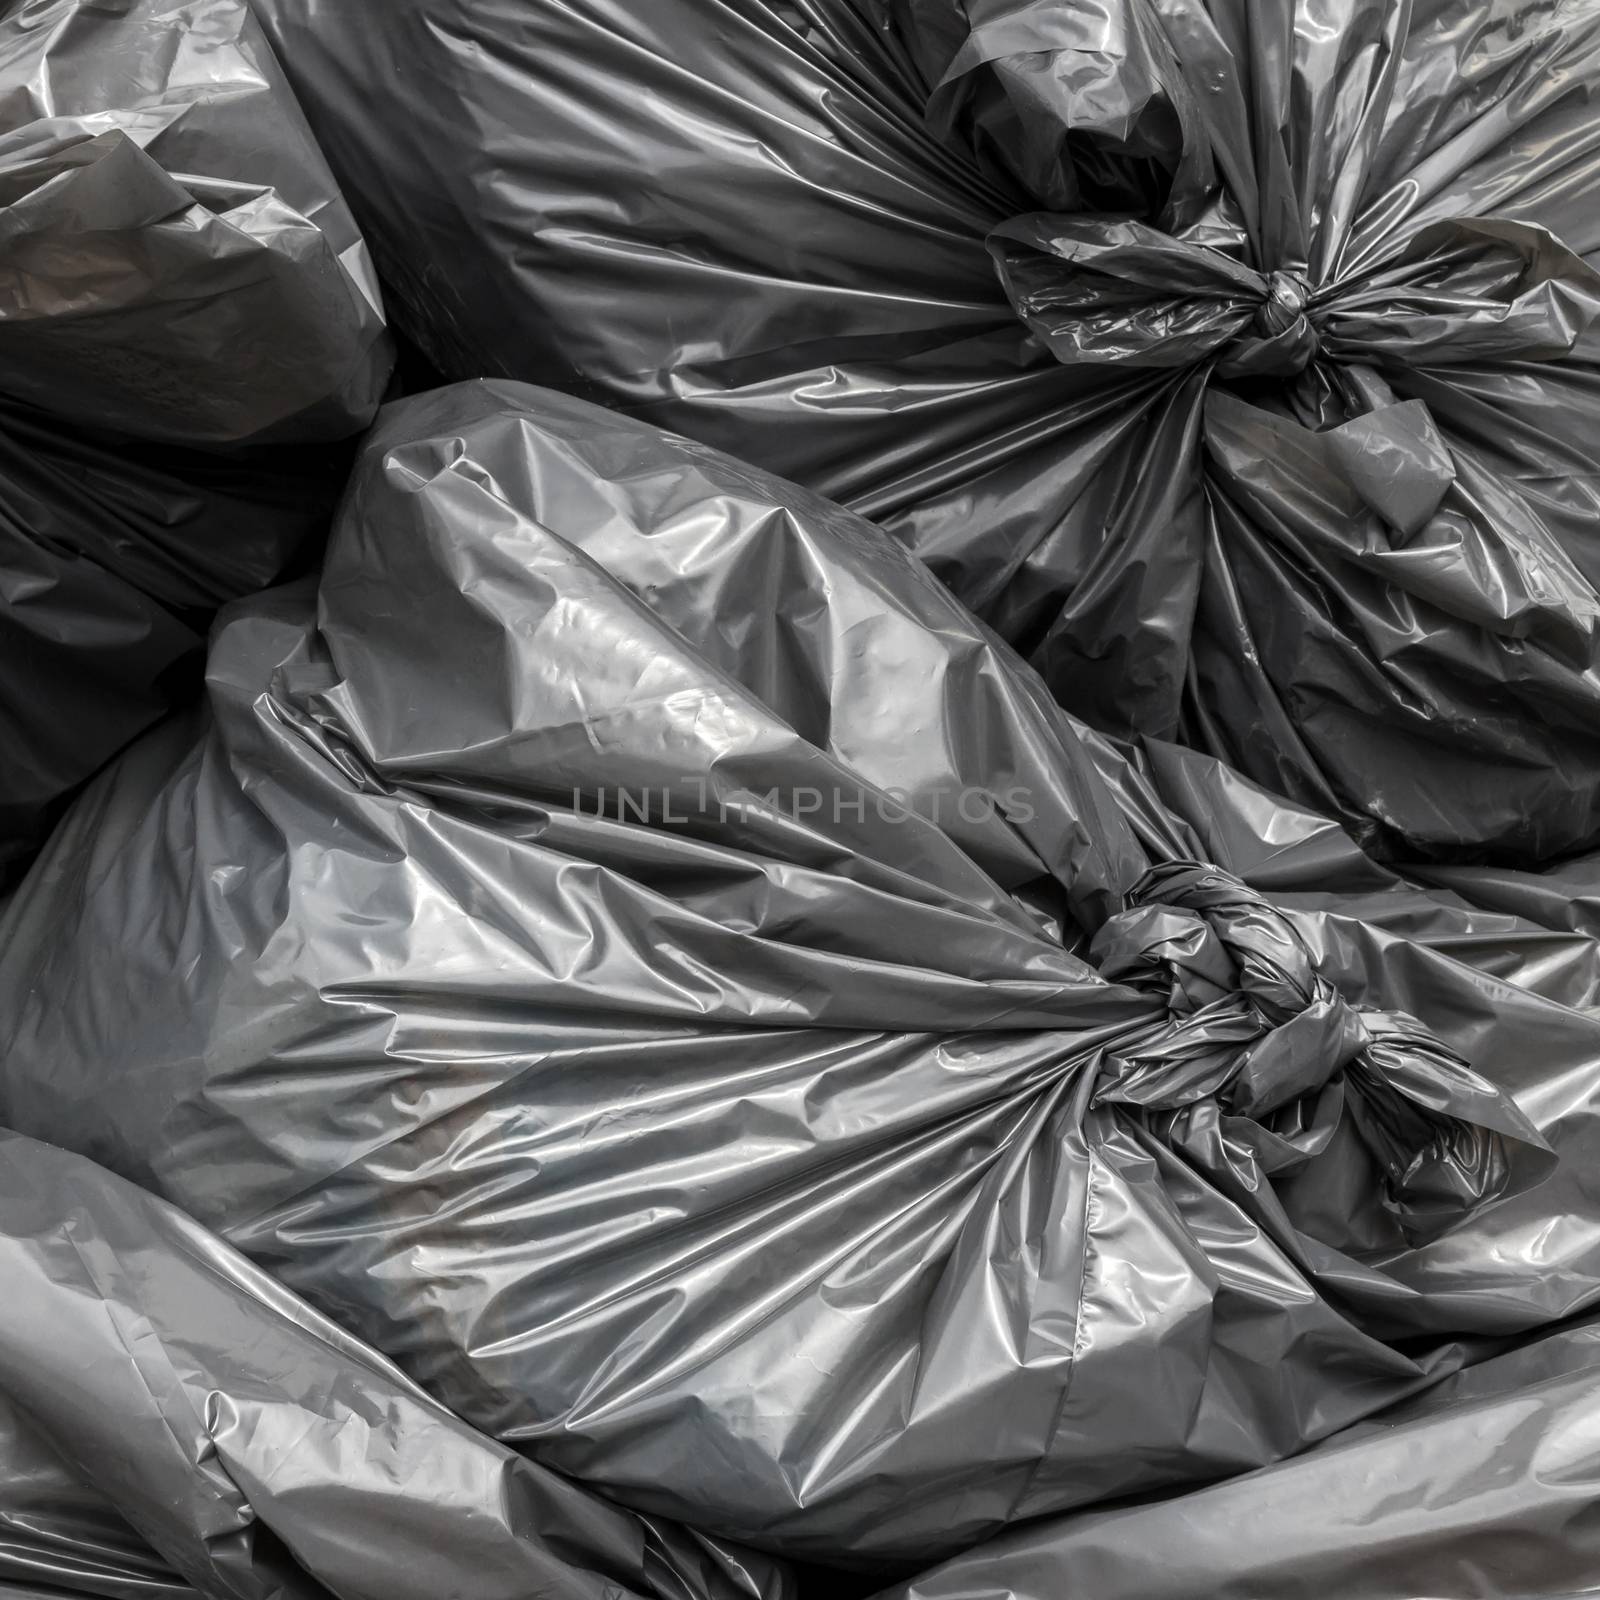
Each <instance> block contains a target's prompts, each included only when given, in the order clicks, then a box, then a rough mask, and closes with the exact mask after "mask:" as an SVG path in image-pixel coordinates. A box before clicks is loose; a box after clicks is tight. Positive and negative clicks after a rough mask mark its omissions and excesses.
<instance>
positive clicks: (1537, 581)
mask: <svg viewBox="0 0 1600 1600" xmlns="http://www.w3.org/2000/svg"><path fill="white" fill-rule="evenodd" d="M257 5H258V9H259V11H260V13H261V15H262V17H263V19H264V21H265V23H266V25H267V27H268V29H269V30H270V31H271V32H272V34H273V36H274V37H275V38H276V39H277V40H278V41H279V43H280V46H281V48H282V51H283V54H284V57H285V59H286V61H287V62H288V64H289V67H290V70H291V72H292V74H293V76H294V80H295V82H296V84H297V85H298V87H299V89H300V91H301V94H302V98H303V99H304V101H305V103H306V105H307V107H308V110H309V113H310V115H311V117H312V120H313V122H314V124H315V126H316V127H317V129H318V131H319V133H320V134H321V135H322V137H323V139H324V142H325V145H326V147H327V149H328V152H329V158H330V160H331V161H332V163H333V165H334V167H335V170H336V171H338V172H339V173H340V175H341V177H342V178H343V179H344V181H345V183H346V185H347V187H348V188H349V190H350V192H351V194H352V195H353V196H354V197H355V203H356V204H357V206H358V209H359V211H360V215H361V217H362V220H363V224H364V226H365V227H366V229H367V231H368V234H369V236H370V237H371V239H372V241H373V244H374V249H375V252H376V255H377V258H378V260H379V263H380V266H381V268H382V270H383V272H384V273H385V276H386V278H387V280H388V282H389V283H390V285H391V286H392V289H393V291H394V298H395V300H396V304H397V314H398V315H399V317H400V318H401V319H402V321H403V322H404V323H405V324H406V326H407V327H408V328H409V329H410V330H411V331H412V333H413V334H414V335H415V336H416V337H417V338H418V339H419V341H420V342H421V343H422V344H423V345H424V346H425V347H426V348H427V350H428V351H429V353H430V355H431V356H432V358H433V360H434V361H435V362H436V363H437V364H438V365H439V367H440V368H441V370H442V371H444V372H445V373H446V374H447V375H449V376H453V377H460V378H475V377H479V376H482V375H485V374H491V375H504V376H508V377H516V378H524V379H529V380H532V381H536V382H540V383H546V384H552V385H557V386H561V387H566V388H570V389H572V390H574V391H575V392H578V393H580V394H583V395H586V396H589V397H591V398H595V399H599V400H603V401H605V402H606V403H608V404H611V405H615V406H618V407H621V408H624V409H625V410H628V411H630V412H632V413H633V414H634V415H636V416H639V417H641V418H646V419H649V420H653V421H655V422H658V423H660V424H662V425H664V426H667V427H671V428H674V429H677V430H680V431H682V432H684V433H688V434H691V435H693V436H695V437H698V438H701V439H703V440H706V441H707V442H709V443H712V444H714V445H717V446H719V447H721V448H724V449H727V450H730V451H731V452H733V453H735V454H737V455H740V456H742V457H745V458H747V459H749V460H752V461H754V462H757V463H759V464H760V465H762V466H765V467H768V468H771V469H773V470H775V471H779V472H782V473H784V474H785V475H786V476H789V477H791V478H795V479H798V480H800V481H802V482H804V483H807V484H809V485H811V486H813V487H815V488H818V489H820V490H821V491H823V492H824V493H827V494H829V495H831V496H833V497H834V498H836V499H840V500H842V501H844V502H846V503H848V504H850V505H851V506H853V507H855V508H856V509H858V510H860V511H863V512H865V513H866V514H868V515H870V516H872V517H873V518H875V519H877V520H878V521H880V522H882V523H883V524H884V525H885V526H887V527H888V528H890V529H891V530H893V531H894V532H895V533H896V534H897V535H898V536H899V537H900V538H902V539H903V540H904V541H905V542H906V543H907V544H908V545H909V546H910V547H911V548H912V549H914V550H915V551H917V552H918V553H919V554H920V555H922V556H923V557H924V558H925V559H926V560H927V561H928V562H929V563H930V565H931V566H932V567H933V569H934V570H935V571H936V572H937V573H939V574H940V576H942V577H943V578H944V579H945V580H946V581H947V582H948V583H949V584H950V585H951V587H952V588H953V589H954V591H955V592H956V593H957V594H958V595H960V596H961V597H962V598H963V599H965V600H966V601H967V602H968V603H969V604H970V605H971V606H972V607H973V608H974V609H976V610H977V612H978V613H979V614H980V615H981V616H982V617H984V618H985V619H986V620H987V621H989V622H990V623H992V624H993V625H994V626H995V627H996V628H997V629H998V630H999V631H1000V632H1001V633H1002V634H1004V635H1005V636H1006V637H1007V638H1008V639H1010V640H1011V641H1012V642H1013V643H1014V644H1016V645H1017V647H1018V648H1019V649H1020V650H1022V651H1023V653H1024V654H1026V655H1028V656H1029V657H1030V658H1031V659H1032V661H1033V662H1034V664H1035V665H1036V666H1037V667H1038V668H1039V669H1040V671H1041V672H1042V673H1043V675H1044V676H1045V678H1046V679H1047V681H1048V682H1049V683H1050V685H1051V687H1052V689H1053V690H1054V691H1055V692H1056V693H1057V694H1058V695H1059V696H1060V698H1061V699H1062V701H1063V702H1064V703H1065V704H1066V705H1067V706H1068V707H1069V708H1070V709H1072V710H1074V711H1075V712H1077V713H1079V714H1081V715H1083V716H1085V717H1086V718H1088V719H1089V720H1091V721H1092V722H1094V723H1096V724H1097V725H1099V726H1100V727H1102V728H1103V729H1105V730H1107V731H1110V732H1114V733H1119V734H1120V733H1140V734H1146V735H1154V736H1160V737H1174V736H1176V737H1181V738H1182V739H1183V740H1184V741H1185V742H1187V743H1189V744H1191V745H1192V746H1194V747H1195V748H1198V749H1201V750H1205V751H1208V752H1211V753H1213V754H1216V755H1218V756H1220V757H1222V758H1223V759H1226V760H1227V761H1229V762H1230V763H1232V764H1233V765H1235V766H1236V767H1238V768H1239V769H1241V770H1243V771H1244V772H1247V773H1249V774H1251V775H1252V776H1254V777H1256V778H1258V779H1259V780H1260V781H1261V782H1263V783H1264V784H1266V785H1267V786H1268V787H1269V788H1272V789H1274V790H1276V791H1277V792H1279V793H1283V794H1287V795H1289V796H1292V797H1294V798H1296V799H1298V800H1302V801H1304V802H1306V803H1308V804H1311V805H1313V806H1314V807H1316V808H1318V809H1320V810H1323V811H1325V812H1328V813H1330V814H1333V815H1337V816H1339V817H1341V818H1343V819H1344V820H1345V822H1346V823H1347V824H1348V825H1349V826H1351V827H1352V828H1353V829H1354V830H1355V831H1356V832H1357V834H1358V836H1359V837H1360V838H1361V839H1362V840H1363V841H1364V842H1366V843H1368V844H1370V845H1372V846H1373V847H1374V848H1377V849H1381V850H1383V851H1387V852H1389V853H1390V854H1393V855H1397V856H1400V857H1405V856H1415V855H1419V854H1420V855H1424V856H1429V857H1435V858H1448V857H1459V856H1465V857H1476V856H1484V855H1493V856H1498V857H1501V858H1503V859H1505V860H1507V861H1510V862H1521V863H1528V862H1536V861H1539V860H1542V859H1546V858H1549V857H1552V856H1555V855H1559V854H1562V853H1565V852H1568V851H1571V850H1574V849H1579V848H1583V847H1585V846H1588V845H1591V844H1593V843H1595V842H1596V840H1597V837H1600V732H1597V730H1600V646H1597V633H1596V623H1597V619H1600V595H1597V590H1596V583H1597V581H1600V558H1597V557H1596V555H1595V543H1594V537H1593V529H1594V527H1595V525H1596V520H1597V518H1600V494H1597V491H1596V483H1597V482H1600V329H1597V328H1596V325H1595V316H1596V313H1597V311H1600V276H1597V274H1596V272H1595V270H1594V266H1593V264H1592V260H1591V259H1590V258H1597V259H1600V255H1597V253H1600V115H1597V114H1596V111H1595V98H1594V97H1595V90H1596V86H1597V85H1600V7H1597V6H1596V5H1595V4H1594V3H1593V0H1281V3H1280V0H1272V3H1270V4H1264V3H1261V0H1016V3H1005V4H1000V3H996V0H856V3H854V4H852V3H850V0H782V3H777V0H651V3H650V4H649V5H640V4H632V3H628V0H565V3H563V4H560V5H553V4H533V5H530V4H526V3H524V0H389V3H387V4H386V5H385V9H384V25H383V26H382V27H381V28H380V27H372V26H370V25H369V21H368V18H367V17H366V15H365V13H364V12H363V10H362V8H361V7H359V6H356V5H352V4H350V3H348V0H257ZM374 85H377V86H380V87H379V91H378V93H379V99H378V102H377V104H376V105H375V104H374V102H373V89H372V86H374Z"/></svg>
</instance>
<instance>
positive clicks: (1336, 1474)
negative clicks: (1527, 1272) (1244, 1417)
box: [877, 1320, 1600, 1600]
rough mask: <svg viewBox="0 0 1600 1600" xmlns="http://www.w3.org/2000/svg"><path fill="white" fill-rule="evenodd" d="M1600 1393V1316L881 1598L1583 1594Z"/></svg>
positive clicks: (1346, 1599)
mask: <svg viewBox="0 0 1600 1600" xmlns="http://www.w3.org/2000/svg"><path fill="white" fill-rule="evenodd" d="M1597 1400H1600V1326H1597V1324H1596V1323H1595V1322H1594V1321H1592V1320H1589V1321H1584V1322H1580V1323H1578V1324H1575V1325H1574V1326H1572V1327H1568V1328H1564V1329H1562V1330H1560V1331H1558V1332H1556V1333H1552V1334H1550V1335H1548V1336H1546V1337H1544V1338H1542V1339H1540V1340H1538V1341H1536V1342H1534V1343H1532V1344H1529V1345H1526V1346H1524V1347H1522V1348H1520V1349H1514V1350H1511V1351H1508V1352H1506V1353H1504V1354H1501V1355H1497V1356H1494V1357H1493V1358H1492V1359H1489V1360H1486V1361H1484V1362H1482V1363H1481V1364H1480V1365H1476V1366H1474V1367H1472V1368H1471V1369H1469V1370H1467V1371H1465V1372H1460V1373H1457V1374H1455V1375H1454V1376H1452V1377H1450V1378H1448V1379H1446V1380H1445V1381H1444V1382H1443V1383H1441V1384H1439V1385H1438V1386H1437V1387H1435V1388H1433V1389H1431V1390H1429V1391H1428V1392H1427V1393H1426V1394H1425V1395H1422V1396H1420V1397H1419V1398H1417V1399H1416V1400H1412V1401H1408V1402H1406V1403H1404V1404H1403V1405H1401V1406H1399V1407H1396V1408H1394V1409H1393V1410H1391V1411H1388V1412H1385V1413H1384V1414H1383V1415H1382V1416H1381V1417H1379V1418H1376V1419H1374V1420H1373V1421H1372V1422H1370V1423H1365V1424H1359V1425H1357V1426H1356V1427H1354V1428H1350V1429H1347V1430H1346V1431H1345V1432H1344V1433H1343V1434H1341V1435H1340V1436H1339V1437H1338V1438H1337V1439H1335V1440H1332V1441H1330V1443H1328V1444H1326V1445H1324V1446H1322V1447H1321V1448H1319V1449H1317V1450H1313V1451H1311V1452H1309V1453H1308V1454H1306V1455H1304V1456H1301V1457H1299V1458H1298V1459H1296V1460H1294V1461H1290V1462H1285V1463H1281V1464H1280V1465H1278V1466H1275V1467H1269V1468H1266V1469H1265V1470H1264V1471H1262V1472H1258V1473H1253V1474H1251V1475H1249V1476H1248V1477H1243V1478H1237V1479H1234V1480H1233V1481H1232V1482H1230V1483H1224V1484H1219V1485H1215V1486H1213V1487H1209V1488H1206V1489H1202V1490H1197V1491H1195V1492H1193V1493H1191V1494H1188V1495H1184V1496H1181V1497H1178V1498H1175V1499H1171V1500H1165V1501H1159V1500H1158V1501H1155V1502H1152V1503H1150V1504H1148V1505H1141V1506H1132V1507H1129V1508H1127V1509H1121V1510H1112V1511H1106V1512H1088V1513H1085V1514H1083V1515H1081V1516H1079V1517H1075V1518H1071V1519H1063V1520H1061V1521H1060V1522H1056V1523H1044V1524H1037V1525H1034V1526H1033V1527H1030V1528H1026V1529H1021V1530H1018V1531H1017V1532H1015V1533H1012V1534H1009V1535H1007V1536H1005V1537H1004V1538H1001V1539H997V1540H995V1541H994V1542H993V1543H991V1544H989V1545H987V1546H985V1547H984V1548H982V1549H980V1550H977V1551H974V1552H973V1553H972V1554H970V1555H967V1556H962V1557H958V1558H956V1559H955V1560H954V1561H951V1562H948V1563H946V1564H944V1565H943V1566H941V1567H938V1568H935V1569H934V1570H932V1571H929V1572H927V1573H924V1574H920V1575H919V1576H917V1577H916V1578H915V1579H913V1580H912V1581H911V1582H909V1583H907V1584H905V1585H904V1586H896V1587H894V1588H892V1589H889V1590H885V1591H884V1592H883V1593H882V1594H881V1595H880V1596H878V1597H877V1600H1057V1597H1058V1596H1061V1595H1063V1594H1072V1595H1076V1594H1084V1595H1093V1596H1094V1597H1095V1600H1192V1597H1193V1596H1195V1595H1205V1596H1206V1600H1259V1597H1260V1596H1263V1595H1287V1594H1298V1593H1305V1594H1318V1595H1323V1594H1327V1595H1335V1594H1336V1595H1339V1596H1340V1597H1341V1600H1428V1597H1430V1596H1435V1595H1473V1596H1483V1597H1485V1600H1501V1597H1508V1600H1509V1597H1515V1600H1578V1597H1580V1596H1584V1595H1590V1594H1593V1593H1594V1574H1595V1570H1596V1567H1597V1566H1600V1523H1597V1517H1596V1512H1597V1509H1600V1474H1597V1473H1596V1470H1595V1462H1596V1459H1597V1450H1596V1445H1597V1442H1600V1441H1597V1437H1596V1435H1597V1430H1600V1424H1597V1422H1596V1402H1597Z"/></svg>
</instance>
